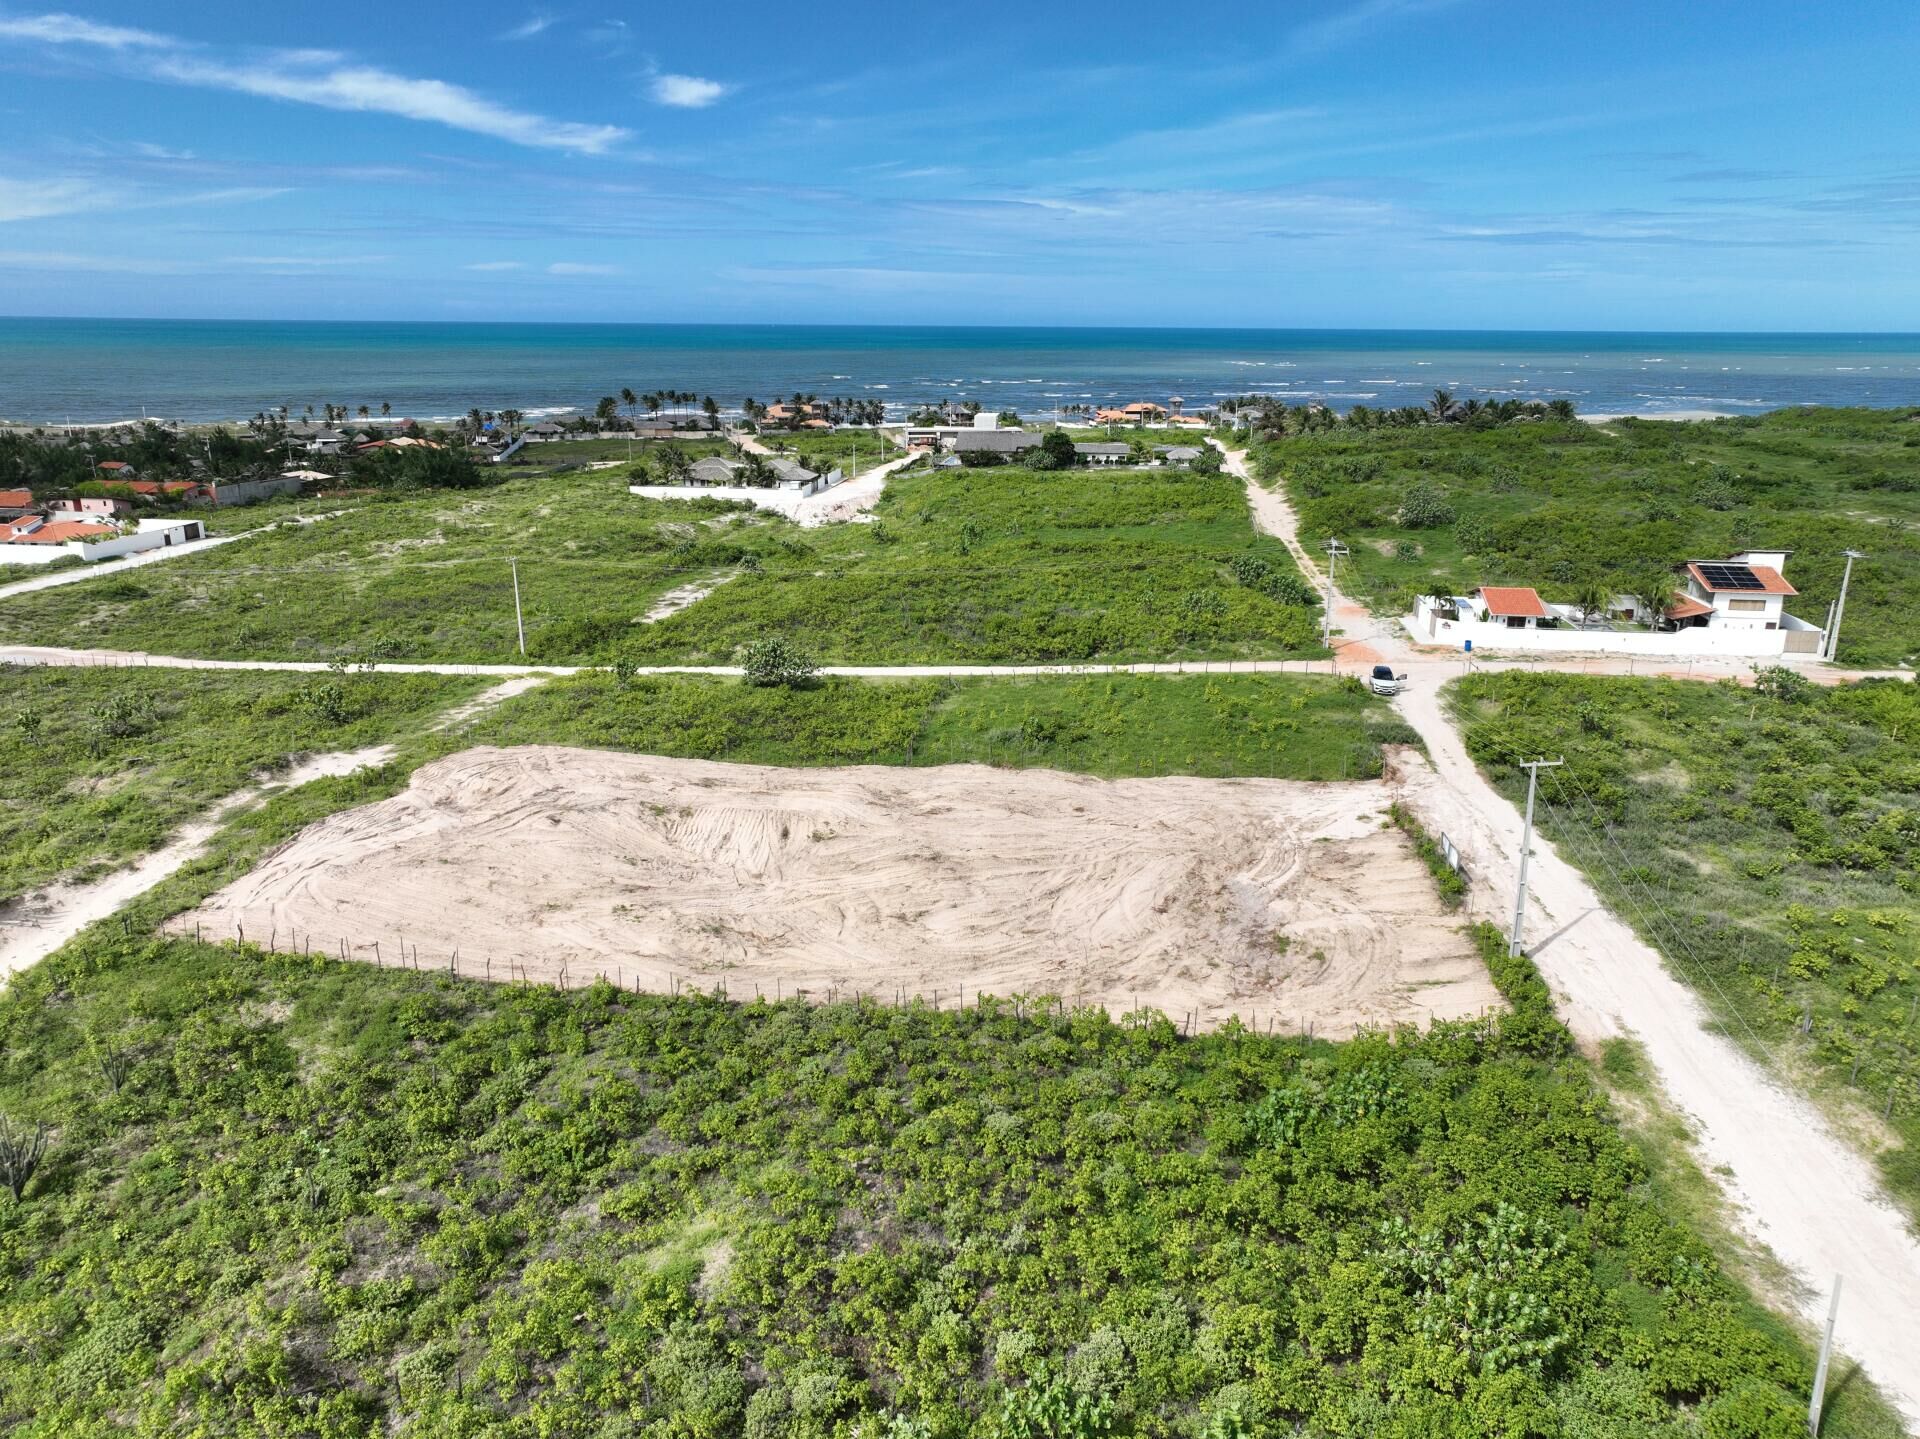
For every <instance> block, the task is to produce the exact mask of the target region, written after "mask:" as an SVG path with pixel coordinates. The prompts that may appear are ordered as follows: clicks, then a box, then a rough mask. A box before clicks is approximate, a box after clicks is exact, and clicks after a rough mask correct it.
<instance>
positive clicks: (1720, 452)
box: [1257, 410, 1920, 665]
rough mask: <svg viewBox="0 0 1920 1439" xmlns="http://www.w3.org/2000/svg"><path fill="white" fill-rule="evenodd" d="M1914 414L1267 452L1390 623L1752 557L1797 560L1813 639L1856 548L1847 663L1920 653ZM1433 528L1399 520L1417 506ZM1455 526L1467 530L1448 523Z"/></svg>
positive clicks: (1795, 609) (1788, 416) (1360, 436)
mask: <svg viewBox="0 0 1920 1439" xmlns="http://www.w3.org/2000/svg"><path fill="white" fill-rule="evenodd" d="M1912 413H1913V412H1910V411H1904V410H1894V411H1881V410H1793V411H1781V412H1778V413H1775V414H1771V415H1766V416H1762V417H1758V418H1753V419H1735V420H1717V421H1713V422H1710V423H1692V424H1688V423H1677V422H1646V421H1640V422H1634V421H1622V422H1619V423H1616V424H1611V425H1608V426H1606V427H1604V428H1601V427H1596V426H1591V425H1586V424H1568V425H1562V424H1557V423H1541V424H1526V425H1509V426H1506V427H1503V428H1500V429H1494V430H1471V429H1468V428H1466V427H1463V426H1453V425H1435V426H1426V427H1420V428H1415V429H1407V430H1379V431H1370V432H1362V433H1350V432H1347V431H1336V432H1330V433H1327V434H1322V435H1311V436H1299V437H1293V438H1289V439H1285V440H1282V441H1279V442H1276V443H1272V444H1268V445H1266V446H1263V447H1261V449H1260V450H1259V452H1258V455H1257V464H1258V466H1259V471H1258V472H1259V473H1260V474H1261V476H1262V477H1263V478H1265V479H1266V480H1268V481H1269V482H1271V483H1284V484H1285V486H1286V489H1287V491H1288V493H1289V494H1290V495H1291V497H1292V498H1293V500H1294V502H1295V505H1296V508H1297V509H1298V511H1299V514H1300V520H1301V528H1302V537H1303V538H1304V539H1305V540H1306V541H1307V543H1308V546H1309V548H1317V547H1318V546H1319V545H1321V544H1322V543H1324V542H1325V541H1326V540H1327V539H1329V538H1332V537H1335V536H1337V537H1338V538H1340V539H1343V540H1345V541H1347V543H1348V544H1349V545H1351V547H1352V549H1353V556H1352V559H1351V561H1350V562H1349V563H1345V564H1343V565H1342V566H1341V571H1342V574H1343V575H1345V576H1347V579H1346V580H1345V581H1344V582H1343V583H1345V584H1347V585H1350V586H1351V587H1352V593H1354V594H1357V595H1361V596H1364V597H1366V598H1367V599H1369V600H1370V601H1371V603H1372V604H1373V607H1374V609H1375V610H1376V612H1379V613H1388V614H1401V613H1405V612H1406V610H1407V609H1408V608H1410V606H1411V602H1412V599H1413V596H1414V595H1415V594H1416V593H1418V592H1420V591H1422V590H1427V589H1434V588H1445V589H1447V590H1448V591H1449V592H1459V593H1470V592H1471V591H1472V590H1473V589H1474V588H1475V587H1477V586H1479V585H1481V584H1520V585H1532V586H1535V587H1537V588H1538V589H1539V590H1540V592H1541V593H1542V594H1543V595H1545V596H1546V597H1547V598H1549V599H1553V600H1570V599H1572V598H1573V597H1574V594H1575V592H1576V590H1577V589H1578V588H1579V586H1580V585H1581V584H1582V583H1583V582H1589V581H1592V582H1604V583H1611V584H1615V585H1618V586H1619V587H1621V588H1627V589H1629V590H1630V589H1631V588H1632V582H1633V579H1634V577H1635V576H1636V575H1638V574H1640V573H1643V572H1644V571H1645V570H1646V568H1647V567H1648V566H1649V565H1657V566H1660V567H1670V566H1673V565H1676V564H1678V563H1681V562H1683V561H1686V560H1690V559H1702V558H1717V557H1719V556H1722V555H1726V554H1729V553H1732V552H1733V551H1735V550H1738V549H1742V548H1746V547H1748V546H1768V547H1775V548H1779V547H1785V548H1791V549H1793V550H1794V551H1795V553H1794V555H1793V557H1792V559H1791V560H1790V561H1789V562H1788V566H1787V579H1788V580H1789V581H1790V582H1791V583H1792V584H1793V585H1794V586H1795V588H1797V589H1798V590H1799V591H1800V596H1799V598H1798V599H1794V600H1789V601H1788V605H1787V608H1788V610H1789V611H1790V612H1792V613H1794V614H1797V615H1799V616H1800V617H1801V618H1802V619H1806V620H1810V621H1812V622H1813V623H1815V624H1819V623H1822V622H1823V621H1824V619H1825V617H1826V612H1827V605H1828V603H1829V601H1831V600H1832V599H1833V598H1834V597H1835V595H1836V594H1837V593H1838V590H1839V584H1840V575H1841V570H1842V567H1843V565H1844V563H1845V561H1844V559H1843V557H1842V555H1841V551H1842V550H1844V549H1847V548H1853V549H1858V550H1862V551H1864V552H1865V553H1866V554H1867V555H1868V557H1869V558H1868V559H1867V560H1865V561H1863V562H1861V563H1859V564H1857V565H1856V566H1855V568H1854V574H1853V583H1852V588H1851V590H1850V592H1849V594H1848V599H1847V613H1846V623H1845V625H1844V628H1843V632H1842V636H1841V652H1840V659H1841V660H1842V661H1843V662H1847V663H1852V664H1863V665H1891V664H1897V663H1900V662H1902V661H1911V660H1913V659H1914V658H1915V657H1916V656H1920V539H1916V534H1920V530H1916V528H1915V527H1916V523H1917V522H1920V421H1916V420H1915V419H1913V418H1911V415H1912ZM1416 485H1420V486H1424V487H1425V489H1424V491H1423V493H1424V494H1426V495H1428V496H1430V497H1431V498H1432V499H1435V500H1437V501H1438V502H1439V505H1440V507H1439V508H1437V509H1436V508H1433V507H1431V506H1429V507H1428V511H1427V517H1428V518H1429V519H1430V520H1432V521H1434V522H1433V523H1429V524H1425V525H1422V526H1419V527H1409V526H1407V525H1405V524H1402V523H1400V517H1402V516H1403V514H1404V510H1403V506H1404V504H1405V502H1406V500H1407V498H1408V494H1409V491H1410V490H1411V489H1412V488H1413V487H1414V486H1416ZM1449 515H1450V517H1449Z"/></svg>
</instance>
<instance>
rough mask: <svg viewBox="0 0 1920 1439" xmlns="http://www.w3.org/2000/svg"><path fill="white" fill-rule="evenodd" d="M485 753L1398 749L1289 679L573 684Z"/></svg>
mask: <svg viewBox="0 0 1920 1439" xmlns="http://www.w3.org/2000/svg"><path fill="white" fill-rule="evenodd" d="M472 734H473V738H474V739H475V740H477V741H483V742H486V743H491V744H502V745H511V744H578V745H589V746H595V747H599V748H607V749H623V750H635V751H639V752H641V753H646V754H668V755H683V756H688V757H692V758H696V759H725V760H733V761H737V762H741V763H747V764H781V765H815V764H922V765H925V764H958V763H967V762H972V763H985V764H997V765H1007V766H1013V767H1020V768H1025V767H1034V766H1045V767H1047V768H1052V769H1065V770H1074V771H1078V772H1080V773H1083V774H1096V775H1103V776H1121V775H1162V774H1198V775H1215V776H1222V777H1227V776H1241V775H1265V776H1271V777H1275V778H1280V779H1371V778H1375V777H1377V776H1378V775H1379V773H1380V746H1381V744H1383V743H1411V742H1414V736H1413V733H1412V731H1411V730H1408V729H1407V728H1406V727H1405V726H1403V725H1401V724H1400V723H1399V721H1398V720H1397V719H1396V718H1395V716H1394V715H1393V712H1392V711H1391V710H1390V709H1389V708H1388V707H1387V706H1386V705H1385V703H1383V702H1382V701H1380V700H1377V699H1375V698H1374V697H1373V696H1371V695H1369V694H1367V693H1366V692H1365V690H1364V689H1363V688H1362V687H1361V686H1360V685H1358V684H1356V683H1355V682H1353V681H1352V680H1337V679H1332V678H1325V677H1320V676H1299V675H1236V676H1227V677H1222V676H1217V675H1216V676H1197V675H1196V676H1188V677H1185V678H1181V677H1177V676H1140V675H1133V676H1129V675H1117V676H1090V677H1086V678H1079V677H1075V678H1045V679H1031V680H1025V679H1023V680H963V681H943V680H898V681H887V682H884V683H870V682H866V681H860V680H826V681H823V682H821V683H820V684H819V685H817V686H814V687H812V688H809V689H801V690H785V689H750V688H748V687H747V686H745V685H742V684H740V683H738V682H737V681H730V680H712V679H699V678H684V679H646V678H642V679H635V680H631V681H628V682H626V683H624V684H623V683H621V682H620V681H618V680H616V679H615V678H613V677H612V676H610V675H605V674H597V675H585V676H581V677H579V678H577V679H573V680H563V681H557V682H555V683H552V684H548V685H543V686H541V687H540V688H539V689H537V690H535V691H533V692H532V693H530V694H527V695H523V696H521V697H520V698H518V699H515V700H512V701H510V702H509V703H507V704H505V705H503V706H501V707H500V708H499V709H498V710H496V711H494V712H493V713H492V714H490V715H488V716H486V717H485V718H483V719H482V720H480V721H479V722H478V723H477V725H476V727H475V728H474V730H473V731H472Z"/></svg>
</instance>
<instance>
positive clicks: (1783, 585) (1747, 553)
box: [1667, 550, 1800, 630]
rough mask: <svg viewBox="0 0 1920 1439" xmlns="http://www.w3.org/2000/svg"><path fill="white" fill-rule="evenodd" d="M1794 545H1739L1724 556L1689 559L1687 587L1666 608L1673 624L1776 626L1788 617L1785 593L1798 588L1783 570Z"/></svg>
mask: <svg viewBox="0 0 1920 1439" xmlns="http://www.w3.org/2000/svg"><path fill="white" fill-rule="evenodd" d="M1792 553H1793V551H1792V550H1742V551H1740V553H1739V554H1737V555H1729V556H1728V557H1727V558H1726V559H1724V560H1688V561H1687V583H1686V588H1685V589H1683V590H1678V591H1676V592H1675V593H1676V596H1677V598H1678V599H1679V601H1680V603H1679V604H1678V605H1677V606H1676V607H1675V608H1674V609H1673V610H1671V611H1669V612H1668V615H1667V618H1668V619H1669V620H1671V621H1673V622H1674V623H1676V624H1683V625H1700V626H1709V627H1711V628H1714V629H1758V630H1777V629H1780V628H1782V626H1783V623H1784V621H1785V620H1787V619H1788V618H1790V616H1789V615H1788V614H1787V612H1786V602H1787V597H1788V596H1789V595H1797V594H1799V593H1800V591H1798V590H1796V589H1795V588H1794V587H1793V586H1792V585H1790V584H1788V583H1787V581H1786V577H1785V576H1784V575H1783V574H1781V571H1782V570H1784V569H1785V568H1786V567H1787V557H1788V556H1789V555H1791V554H1792Z"/></svg>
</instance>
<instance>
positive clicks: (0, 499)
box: [0, 490, 33, 510]
mask: <svg viewBox="0 0 1920 1439" xmlns="http://www.w3.org/2000/svg"><path fill="white" fill-rule="evenodd" d="M32 503H33V491H32V490H0V509H9V510H23V509H25V508H26V507H27V506H28V505H30V504H32Z"/></svg>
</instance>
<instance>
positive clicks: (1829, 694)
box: [1451, 666, 1920, 1207]
mask: <svg viewBox="0 0 1920 1439" xmlns="http://www.w3.org/2000/svg"><path fill="white" fill-rule="evenodd" d="M1756 681H1757V682H1756V684H1755V686H1754V688H1752V689H1751V690H1749V689H1744V688H1742V687H1741V686H1739V685H1736V684H1732V683H1730V682H1729V683H1725V684H1720V685H1703V684H1697V683H1686V682H1682V681H1661V680H1629V679H1618V678H1614V679H1605V678H1592V677H1586V676H1580V675H1552V674H1539V675H1523V674H1518V673H1511V672H1509V673H1504V674H1497V675H1496V674H1478V675H1473V676H1471V677H1469V678H1467V679H1464V680H1461V681H1460V682H1459V683H1458V685H1457V687H1456V688H1455V689H1454V690H1453V691H1451V695H1452V698H1453V700H1454V703H1455V704H1456V705H1457V707H1458V711H1459V714H1460V716H1461V718H1462V720H1463V722H1464V729H1465V737H1466V742H1467V748H1468V750H1469V751H1470V752H1471V753H1472V755H1473V756H1474V758H1475V759H1476V760H1477V761H1478V762H1479V763H1480V764H1481V765H1482V766H1483V767H1484V768H1486V769H1487V771H1488V772H1489V774H1490V775H1491V776H1492V777H1493V778H1494V779H1495V780H1496V781H1497V782H1498V783H1500V784H1501V785H1502V786H1504V787H1505V788H1506V790H1507V791H1508V793H1510V794H1512V795H1513V796H1514V797H1516V798H1518V797H1519V796H1520V795H1521V794H1522V792H1523V791H1524V790H1525V788H1526V781H1525V778H1524V776H1523V775H1522V774H1521V772H1520V771H1519V770H1517V769H1516V768H1515V767H1514V761H1515V760H1517V759H1521V758H1531V757H1533V756H1536V755H1542V754H1553V755H1563V756H1565V758H1566V761H1567V763H1566V765H1565V767H1564V768H1562V769H1557V770H1550V771H1545V772H1543V775H1542V779H1541V785H1540V794H1541V807H1540V812H1539V819H1540V824H1541V827H1542V829H1543V831H1544V832H1545V833H1546V834H1548V835H1550V836H1551V837H1552V838H1553V839H1554V841H1555V842H1556V843H1557V844H1558V845H1559V846H1560V847H1561V852H1562V853H1563V854H1565V855H1566V856H1567V857H1568V858H1569V859H1571V860H1572V861H1573V862H1574V863H1576V864H1579V865H1581V866H1582V867H1583V868H1584V869H1585V870H1586V872H1587V875H1588V877H1589V879H1590V880H1591V881H1592V882H1593V884H1594V886H1595V888H1597V889H1598V890H1600V891H1601V892H1602V893H1603V894H1605V895H1606V896H1607V897H1608V898H1609V899H1610V900H1611V901H1612V902H1613V904H1614V906H1615V908H1616V909H1617V910H1618V912H1619V913H1620V914H1621V915H1622V916H1623V917H1624V918H1627V919H1629V920H1632V921H1634V922H1635V923H1636V924H1637V925H1638V927H1639V928H1640V930H1641V932H1642V934H1643V935H1644V936H1645V938H1646V939H1647V940H1648V941H1649V942H1650V943H1652V944H1653V945H1655V946H1656V947H1657V948H1659V949H1660V950H1661V951H1662V952H1663V953H1665V954H1666V955H1667V956H1668V957H1669V959H1670V961H1671V962H1672V964H1673V967H1674V971H1675V973H1676V974H1678V975H1680V976H1681V977H1682V978H1684V979H1687V980H1689V981H1690V982H1691V983H1693V984H1694V986H1695V987H1696V989H1697V990H1698V992H1699V994H1700V998H1701V1001H1702V1002H1703V1003H1704V1004H1706V1005H1707V1007H1708V1008H1709V1009H1711V1010H1713V1011H1715V1012H1716V1013H1718V1014H1719V1015H1720V1016H1721V1018H1722V1019H1723V1020H1724V1021H1726V1023H1727V1027H1728V1032H1729V1033H1730V1034H1732V1035H1733V1036H1735V1037H1736V1038H1738V1039H1743V1040H1747V1041H1748V1042H1750V1043H1752V1044H1754V1046H1755V1048H1756V1050H1757V1051H1758V1052H1760V1053H1761V1055H1762V1057H1764V1058H1769V1059H1772V1058H1776V1057H1779V1058H1784V1059H1785V1061H1786V1062H1787V1063H1789V1064H1791V1065H1792V1067H1793V1069H1794V1071H1795V1073H1797V1074H1805V1073H1809V1072H1812V1073H1815V1074H1818V1075H1820V1076H1822V1083H1823V1084H1824V1085H1825V1086H1826V1087H1827V1088H1828V1089H1829V1090H1830V1091H1832V1092H1835V1093H1837V1094H1840V1095H1843V1096H1845V1097H1846V1098H1847V1099H1848V1100H1849V1101H1850V1102H1851V1104H1852V1105H1855V1106H1858V1107H1859V1108H1862V1109H1867V1110H1869V1111H1870V1112H1872V1113H1873V1114H1874V1115H1875V1116H1876V1117H1881V1118H1884V1119H1885V1120H1886V1121H1887V1122H1888V1123H1890V1124H1891V1125H1892V1127H1893V1130H1894V1133H1895V1134H1897V1135H1898V1136H1899V1137H1900V1139H1901V1140H1902V1141H1903V1145H1894V1146H1892V1147H1890V1148H1889V1149H1888V1150H1887V1151H1886V1152H1885V1153H1884V1154H1883V1156H1882V1161H1881V1162H1882V1168H1883V1171H1884V1172H1885V1174H1886V1176H1887V1180H1888V1183H1889V1184H1890V1185H1891V1186H1892V1187H1893V1189H1894V1191H1895V1192H1896V1194H1898V1195H1899V1196H1900V1197H1901V1198H1903V1199H1904V1200H1905V1201H1906V1202H1907V1203H1908V1204H1909V1205H1912V1206H1915V1207H1920V1162H1916V1161H1915V1159H1914V1157H1913V1156H1914V1155H1915V1153H1916V1152H1920V1066H1916V1062H1915V1058H1914V1054H1913V1050H1912V1047H1911V1046H1912V1033H1913V1029H1912V1026H1913V1016H1914V1014H1915V1012H1916V1010H1920V923H1916V922H1915V920H1914V914H1915V911H1916V906H1917V905H1920V758H1917V757H1916V755H1917V754H1920V751H1916V748H1915V743H1914V741H1915V738H1916V736H1920V688H1916V687H1915V686H1914V685H1913V684H1911V683H1908V682H1905V681H1897V680H1876V681H1869V682H1866V683H1862V684H1857V685H1849V686H1843V687H1839V688H1831V689H1829V688H1825V687H1822V686H1819V685H1815V684H1812V683H1810V682H1809V681H1808V680H1807V679H1805V678H1804V677H1803V676H1801V675H1799V674H1797V673H1795V672H1793V671H1791V670H1786V669H1782V668H1779V667H1777V666H1773V667H1764V668H1762V669H1760V670H1759V671H1758V673H1757V674H1756Z"/></svg>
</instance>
